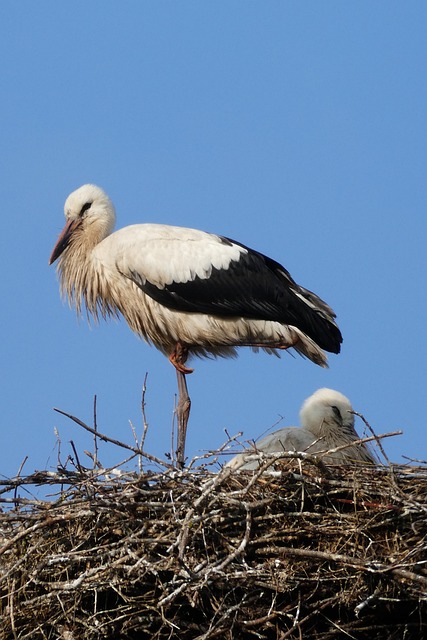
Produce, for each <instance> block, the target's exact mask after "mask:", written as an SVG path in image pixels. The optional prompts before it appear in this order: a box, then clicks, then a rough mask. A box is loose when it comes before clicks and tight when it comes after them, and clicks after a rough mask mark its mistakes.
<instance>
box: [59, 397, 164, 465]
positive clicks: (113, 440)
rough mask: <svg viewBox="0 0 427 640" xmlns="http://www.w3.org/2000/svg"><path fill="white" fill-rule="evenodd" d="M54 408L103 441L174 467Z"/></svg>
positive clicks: (159, 463)
mask: <svg viewBox="0 0 427 640" xmlns="http://www.w3.org/2000/svg"><path fill="white" fill-rule="evenodd" d="M53 410H54V411H56V412H57V413H60V414H61V415H63V416H65V417H66V418H69V419H70V420H72V421H73V422H75V423H76V424H78V425H79V427H83V429H86V431H89V433H92V434H94V435H96V436H97V437H98V438H99V439H100V440H102V441H103V442H111V444H115V445H116V446H118V447H121V448H122V449H127V450H128V451H133V453H136V455H139V456H143V457H144V458H147V460H150V462H155V463H156V464H158V465H160V466H162V467H166V468H167V469H174V467H173V465H171V464H168V463H167V462H164V461H163V460H160V458H157V457H156V456H153V455H151V454H150V453H147V452H146V451H142V449H140V448H139V447H132V446H131V445H129V444H126V443H125V442H121V441H120V440H117V439H116V438H111V437H110V436H107V435H105V434H104V433H100V432H99V431H95V429H93V428H92V427H89V425H87V424H85V423H84V422H82V420H80V419H79V418H76V416H73V415H72V414H71V413H66V412H65V411H62V410H61V409H57V408H56V407H54V408H53Z"/></svg>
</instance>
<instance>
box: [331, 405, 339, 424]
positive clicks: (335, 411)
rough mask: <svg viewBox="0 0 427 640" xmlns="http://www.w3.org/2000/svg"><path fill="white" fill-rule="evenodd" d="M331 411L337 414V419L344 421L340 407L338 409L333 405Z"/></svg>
mask: <svg viewBox="0 0 427 640" xmlns="http://www.w3.org/2000/svg"><path fill="white" fill-rule="evenodd" d="M331 409H332V411H333V412H334V413H335V415H336V417H337V418H339V419H340V420H342V415H341V412H340V410H339V409H338V407H336V406H335V405H332V407H331Z"/></svg>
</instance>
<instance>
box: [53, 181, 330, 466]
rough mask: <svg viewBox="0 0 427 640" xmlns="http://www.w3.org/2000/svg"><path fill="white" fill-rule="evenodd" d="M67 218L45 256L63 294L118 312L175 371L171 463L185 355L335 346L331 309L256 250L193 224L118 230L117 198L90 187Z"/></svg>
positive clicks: (182, 431) (183, 410)
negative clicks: (176, 392) (55, 266)
mask: <svg viewBox="0 0 427 640" xmlns="http://www.w3.org/2000/svg"><path fill="white" fill-rule="evenodd" d="M64 211H65V218H66V224H65V227H64V229H63V231H62V233H61V234H60V236H59V238H58V241H57V243H56V245H55V247H54V249H53V251H52V255H51V256H50V261H49V264H52V263H53V262H55V261H56V260H57V259H58V258H59V262H58V273H59V280H60V288H61V293H62V295H63V296H65V297H68V300H69V302H70V304H72V305H74V306H75V308H76V310H77V313H80V311H81V308H82V303H84V305H85V307H86V310H87V311H88V313H89V314H91V315H92V316H94V317H95V318H98V316H102V317H103V318H107V317H108V316H111V315H115V316H117V315H119V314H122V315H123V316H124V318H125V319H126V321H127V323H128V324H129V326H130V328H131V329H132V330H133V331H134V332H135V333H136V334H138V335H139V336H140V337H142V338H144V339H145V340H146V341H147V342H149V343H152V344H153V345H155V346H156V347H157V348H158V349H160V351H162V352H163V353H165V354H166V355H167V356H168V357H169V360H170V361H171V363H172V364H173V365H174V367H175V369H176V372H177V377H178V390H179V401H178V405H177V418H178V437H177V454H176V455H177V462H178V465H179V466H181V467H182V465H183V463H184V446H185V436H186V429H187V422H188V417H189V412H190V404H191V403H190V398H189V395H188V390H187V383H186V377H185V376H186V375H187V374H189V373H191V372H192V369H189V368H188V367H187V366H186V361H187V357H188V356H189V355H190V354H191V355H197V356H208V355H214V356H224V357H228V356H234V355H236V347H243V346H247V347H251V348H253V349H258V348H262V349H264V350H265V351H267V352H268V353H277V351H276V350H280V349H288V348H290V347H292V348H294V349H295V350H296V351H297V352H299V353H300V354H302V355H303V356H306V357H307V358H309V359H310V360H312V361H313V362H315V363H316V364H318V365H321V366H327V364H326V356H325V354H324V353H323V350H325V351H330V352H332V353H339V351H340V344H341V342H342V337H341V333H340V331H339V329H338V327H337V325H336V323H335V314H334V312H333V311H332V309H331V308H330V307H329V306H328V305H327V304H326V303H325V302H323V300H321V299H320V298H319V297H318V296H317V295H315V294H314V293H312V292H311V291H308V290H307V289H304V288H303V287H300V286H299V285H298V284H297V283H296V282H295V281H294V280H293V278H292V277H291V275H290V274H289V273H288V271H286V269H285V268H284V267H282V266H281V265H280V264H278V263H277V262H275V261H274V260H272V259H271V258H268V257H267V256H264V255H262V254H261V253H259V252H258V251H254V250H252V249H249V248H248V247H246V246H244V245H243V244H240V243H239V242H235V241H234V240H230V239H229V238H225V237H222V236H217V235H213V234H211V233H205V232H204V231H198V230H196V229H185V228H183V227H174V226H166V225H162V224H135V225H131V226H128V227H124V228H123V229H120V230H119V231H116V232H114V233H112V232H113V229H114V224H115V219H116V216H115V210H114V206H113V203H112V202H111V200H110V198H109V197H108V196H107V195H106V193H105V192H104V191H103V190H102V189H100V188H99V187H97V186H95V185H92V184H86V185H83V186H82V187H80V188H79V189H77V190H76V191H74V192H73V193H71V194H70V195H69V196H68V198H67V200H66V202H65V207H64Z"/></svg>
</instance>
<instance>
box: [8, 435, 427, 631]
mask: <svg viewBox="0 0 427 640" xmlns="http://www.w3.org/2000/svg"><path fill="white" fill-rule="evenodd" d="M98 437H100V438H101V439H107V440H108V438H106V437H105V436H102V435H100V434H98ZM110 442H111V439H110ZM126 448H127V449H132V451H136V452H137V453H138V455H139V456H140V459H143V458H144V456H145V455H146V454H144V453H143V452H142V451H140V450H138V449H137V448H135V449H134V448H132V447H126ZM135 455H136V454H135ZM149 460H150V461H151V463H150V464H151V466H154V467H155V468H154V470H153V469H150V470H144V467H142V468H141V470H140V472H133V471H132V472H127V471H121V472H120V473H119V472H118V471H117V470H106V469H103V468H102V467H101V465H100V464H99V462H98V461H97V460H96V461H95V462H94V465H93V468H91V469H87V468H83V467H82V466H81V465H80V463H78V464H77V463H76V464H75V466H74V468H73V469H71V470H70V469H69V468H67V469H66V468H65V466H62V467H61V466H59V467H58V469H57V470H56V471H55V472H48V471H45V472H38V473H35V474H32V475H31V476H27V477H22V476H19V477H17V478H14V479H13V480H7V481H4V482H3V483H2V484H3V486H2V489H1V495H0V498H1V502H2V503H3V510H2V511H1V512H0V558H1V560H0V596H1V607H0V616H1V622H2V629H3V631H2V632H1V631H0V634H1V633H2V635H1V638H2V639H5V640H9V639H11V640H12V639H13V640H16V639H17V638H19V639H20V640H24V639H30V638H31V640H35V639H38V638H43V639H47V638H49V639H51V638H55V639H56V638H58V639H61V640H80V639H82V640H83V639H84V640H95V639H96V640H103V639H107V638H108V639H115V640H116V639H119V638H120V639H129V640H136V639H138V640H141V639H144V638H150V639H159V640H160V639H166V638H179V639H183V640H184V639H190V638H191V639H193V638H199V639H208V638H220V639H222V638H228V639H231V638H233V639H236V640H237V639H240V638H254V639H266V640H269V639H272V640H273V639H274V640H275V639H280V640H284V639H285V638H291V639H300V638H304V639H305V640H311V639H315V638H316V639H318V638H322V639H341V638H353V639H354V638H356V639H358V640H360V639H364V638H366V639H367V640H368V639H369V640H375V639H377V638H378V639H379V638H381V639H383V638H384V639H385V638H387V639H394V638H396V639H397V638H399V639H400V638H405V639H407V640H408V639H412V638H420V639H421V638H424V637H427V604H426V599H427V595H426V594H427V571H426V558H427V554H426V548H427V543H426V541H427V501H426V495H427V468H426V467H425V466H393V465H388V466H384V467H380V466H379V467H377V468H375V467H372V466H371V467H370V466H357V467H355V466H352V467H351V466H348V467H328V468H326V467H324V466H323V465H322V464H321V462H319V461H318V460H317V459H316V458H314V457H310V456H307V455H304V454H295V455H290V454H283V455H280V454H279V455H278V454H275V455H274V456H273V457H272V458H270V459H269V460H267V461H264V460H263V461H262V466H261V468H260V469H259V471H257V472H256V473H254V472H240V473H239V472H231V471H230V469H229V468H227V467H223V468H220V465H217V464H216V462H215V461H214V463H212V462H209V461H208V462H207V461H206V460H205V461H204V464H202V465H201V466H199V467H198V468H192V467H191V465H190V467H189V468H187V469H184V470H182V471H178V470H176V469H174V468H173V465H171V464H169V463H164V464H163V466H162V464H161V463H160V462H159V461H157V463H156V464H154V463H153V462H152V460H153V459H152V457H149ZM145 462H147V460H146V459H145V460H144V463H145ZM215 465H216V466H215ZM67 466H69V465H67ZM213 466H215V469H219V471H213V470H212V467H213ZM267 467H268V470H269V471H270V473H265V471H266V469H267ZM31 485H38V486H39V487H41V490H43V491H44V492H45V494H47V493H48V492H49V491H51V492H55V493H54V495H51V496H50V497H46V498H45V499H35V498H31V497H30V498H28V497H25V495H27V496H28V495H31V494H30V493H28V491H29V490H31ZM39 491H40V489H39ZM22 496H24V497H22Z"/></svg>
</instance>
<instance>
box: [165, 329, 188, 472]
mask: <svg viewBox="0 0 427 640" xmlns="http://www.w3.org/2000/svg"><path fill="white" fill-rule="evenodd" d="M187 357H188V350H187V347H186V346H185V345H184V344H182V343H181V342H177V344H176V346H175V350H174V352H173V353H172V354H171V355H170V357H169V360H170V361H171V363H172V364H173V366H174V367H175V369H176V379H177V382H178V404H177V407H176V417H177V422H178V433H177V439H176V461H177V465H178V467H179V468H180V469H182V468H183V467H184V461H185V439H186V435H187V425H188V418H189V417H190V408H191V400H190V396H189V395H188V389H187V380H186V375H187V374H189V373H192V372H193V369H188V368H187V367H186V366H185V362H186V360H187Z"/></svg>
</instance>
